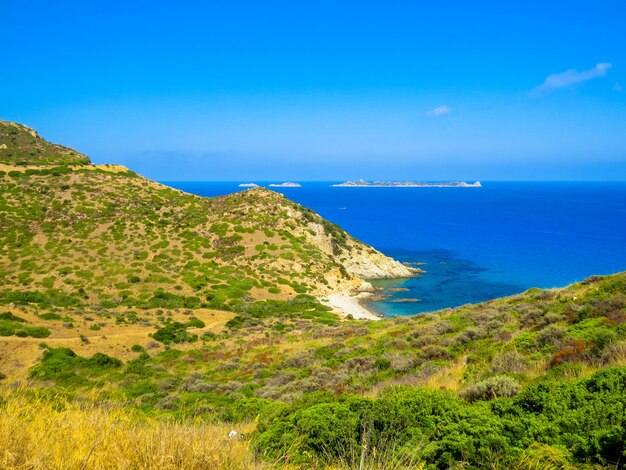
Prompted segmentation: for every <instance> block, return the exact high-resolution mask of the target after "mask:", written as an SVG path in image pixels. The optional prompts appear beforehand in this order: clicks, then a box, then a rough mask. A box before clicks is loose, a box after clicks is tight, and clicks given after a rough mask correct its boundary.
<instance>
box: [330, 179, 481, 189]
mask: <svg viewBox="0 0 626 470" xmlns="http://www.w3.org/2000/svg"><path fill="white" fill-rule="evenodd" d="M333 186H336V187H342V188H482V184H480V181H475V182H473V183H466V182H465V181H447V182H436V183H426V182H414V181H372V182H370V181H365V180H356V181H346V182H344V183H338V184H333Z"/></svg>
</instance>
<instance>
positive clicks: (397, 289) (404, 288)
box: [387, 287, 411, 292]
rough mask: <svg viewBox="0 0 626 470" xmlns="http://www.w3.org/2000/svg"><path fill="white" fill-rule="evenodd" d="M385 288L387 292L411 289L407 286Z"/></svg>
mask: <svg viewBox="0 0 626 470" xmlns="http://www.w3.org/2000/svg"><path fill="white" fill-rule="evenodd" d="M387 290H388V291H389V292H408V291H409V290H411V289H409V288H408V287H390V288H389V289H387Z"/></svg>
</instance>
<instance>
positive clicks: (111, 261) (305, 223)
mask: <svg viewBox="0 0 626 470" xmlns="http://www.w3.org/2000/svg"><path fill="white" fill-rule="evenodd" d="M16 126H17V127H16ZM14 129H18V130H19V131H20V134H19V135H18V137H19V138H16V139H13V137H8V138H7V137H6V136H12V135H13V134H11V133H12V132H13V130H14ZM26 129H27V128H22V127H21V126H19V125H15V124H11V123H4V122H0V138H1V139H2V140H0V145H7V144H5V142H6V143H8V146H9V148H10V149H11V151H12V152H13V153H12V155H11V156H10V157H6V156H5V154H4V153H0V165H1V166H0V214H1V215H0V276H1V277H2V285H1V286H0V302H4V303H11V302H12V303H28V302H35V303H40V304H57V305H82V304H86V305H101V306H104V307H112V306H117V305H124V306H167V305H178V306H186V307H199V306H205V307H213V308H228V309H232V308H235V307H236V306H237V305H240V304H241V303H246V302H250V301H255V300H263V299H277V300H289V299H293V298H294V297H295V296H296V295H298V294H304V293H306V294H311V295H314V296H316V297H318V298H322V297H324V296H326V295H328V294H331V293H338V292H339V293H351V292H358V291H361V290H364V289H365V290H366V289H368V284H367V283H366V281H365V279H367V278H380V277H405V276H410V275H413V273H414V270H411V269H410V268H408V267H406V266H404V265H402V264H400V263H398V262H396V261H394V260H392V259H390V258H388V257H386V256H384V255H383V254H381V253H380V252H378V251H376V250H375V249H373V248H372V247H370V246H367V245H365V244H363V243H361V242H360V241H358V240H356V239H354V238H353V237H351V236H350V235H349V234H347V233H346V232H344V231H343V230H342V229H341V228H339V227H338V226H336V225H334V224H332V223H330V222H328V221H326V220H324V219H322V218H321V217H320V216H318V215H317V214H315V213H314V212H312V211H310V210H308V209H306V208H304V207H302V206H300V205H298V204H295V203H293V202H291V201H289V200H288V199H286V198H285V197H284V196H282V195H281V194H278V193H275V192H272V191H269V190H266V189H262V188H255V189H250V190H247V191H243V192H241V193H236V194H233V195H229V196H225V197H216V198H202V197H198V196H194V195H191V194H186V193H183V192H181V191H178V190H175V189H172V188H169V187H166V186H163V185H160V184H157V183H155V182H152V181H149V180H147V179H145V178H143V177H141V176H139V175H137V174H135V173H133V172H131V171H129V170H127V169H125V168H123V167H120V166H108V165H87V164H85V165H76V163H80V162H82V160H81V159H80V158H79V159H78V160H72V159H68V154H66V153H63V152H64V151H65V150H68V149H65V150H64V148H63V147H59V146H56V145H53V144H49V143H47V142H45V141H44V140H43V139H41V138H40V137H38V136H37V135H36V134H34V133H28V132H30V131H27V130H26ZM33 132H34V131H33ZM24 133H27V134H28V138H27V137H24V136H23V134H24ZM24 139H26V142H27V145H26V144H23V141H24ZM15 146H18V147H19V146H21V147H19V148H20V149H22V150H23V152H22V153H24V152H27V151H30V149H32V148H36V149H42V151H41V153H37V154H36V155H35V156H33V158H32V159H31V160H30V162H37V163H40V164H39V165H12V163H13V162H14V161H15V160H16V158H15V155H17V154H19V152H16V150H15V148H16V147H15ZM81 158H82V157H81ZM43 162H45V163H46V164H48V165H43V164H42V163H43ZM87 163H88V161H87ZM69 164H71V165H69Z"/></svg>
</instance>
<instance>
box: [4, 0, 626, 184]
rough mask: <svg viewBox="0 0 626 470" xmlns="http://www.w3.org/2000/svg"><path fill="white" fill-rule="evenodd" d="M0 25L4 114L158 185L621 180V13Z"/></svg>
mask: <svg viewBox="0 0 626 470" xmlns="http://www.w3.org/2000/svg"><path fill="white" fill-rule="evenodd" d="M1 11H2V15H1V21H2V27H1V28H0V38H1V39H2V44H3V47H2V56H1V57H0V119H5V120H13V121H19V122H23V123H25V124H27V125H30V126H32V127H34V128H36V129H38V130H39V132H40V133H41V134H42V135H43V136H44V137H46V138H48V139H50V140H53V141H56V142H59V143H63V144H66V145H69V146H72V147H75V148H77V149H78V150H81V151H83V152H85V153H87V154H89V155H90V156H91V157H92V159H93V160H94V161H95V162H97V163H122V164H125V165H127V166H129V167H130V168H132V169H134V170H137V171H139V172H141V173H143V174H145V175H146V176H149V177H152V178H155V179H160V180H231V181H239V180H286V179H293V180H342V179H355V178H366V179H379V178H382V179H403V180H404V179H414V180H442V179H444V180H448V179H467V180H473V179H482V180H559V179H573V180H582V179H592V180H604V179H612V180H615V179H618V180H624V179H626V33H624V18H626V3H624V2H623V1H602V0H596V1H593V2H587V1H577V2H571V1H568V2H561V1H550V2H545V1H544V2H536V1H524V2H484V1H474V2H461V1H459V2H392V1H386V2H382V1H381V2H367V1H359V2H356V1H355V2H352V1H337V0H335V1H324V0H320V1H315V2H313V1H300V2H293V1H290V2H288V1H285V2H279V1H266V2H244V1H237V0H235V1H229V2H217V1H207V2H185V1H179V2H175V3H174V2H160V1H158V0H155V1H151V2H143V1H134V2H117V1H107V2H101V1H97V0H96V1H90V2H85V1H81V2H67V1H63V0H60V1H56V2H39V1H27V0H22V1H18V0H2V9H1Z"/></svg>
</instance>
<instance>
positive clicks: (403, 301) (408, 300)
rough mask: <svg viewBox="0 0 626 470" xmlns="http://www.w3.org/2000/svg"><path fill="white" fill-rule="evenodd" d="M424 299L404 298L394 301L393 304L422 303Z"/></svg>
mask: <svg viewBox="0 0 626 470" xmlns="http://www.w3.org/2000/svg"><path fill="white" fill-rule="evenodd" d="M421 301H422V299H407V298H402V299H393V300H392V301H391V302H395V303H398V304H399V303H409V302H421Z"/></svg>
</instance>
